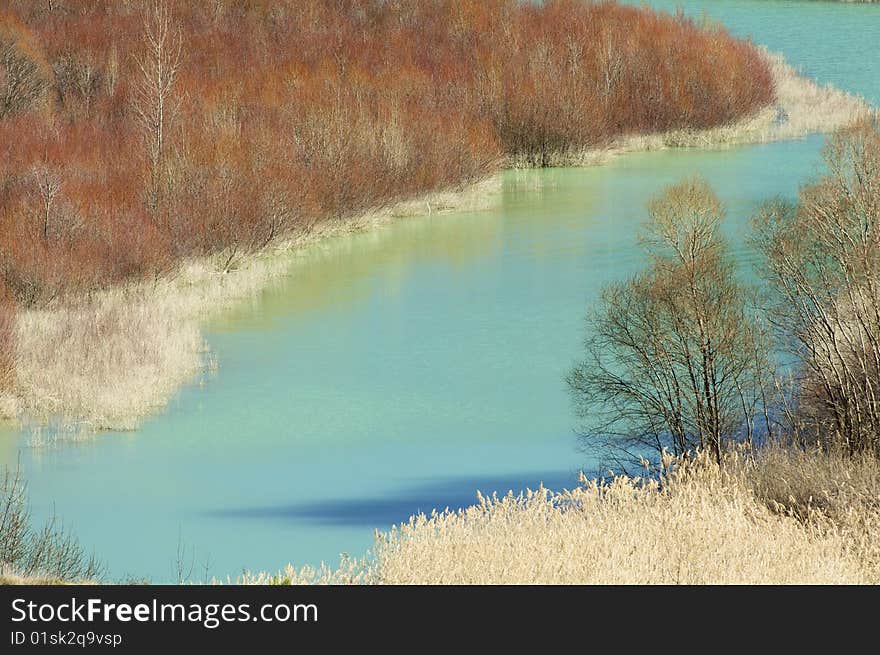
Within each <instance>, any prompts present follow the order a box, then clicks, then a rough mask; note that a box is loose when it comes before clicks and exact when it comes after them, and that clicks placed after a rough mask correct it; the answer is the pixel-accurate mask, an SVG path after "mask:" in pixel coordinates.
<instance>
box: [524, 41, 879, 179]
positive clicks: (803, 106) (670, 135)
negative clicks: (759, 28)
mask: <svg viewBox="0 0 880 655" xmlns="http://www.w3.org/2000/svg"><path fill="white" fill-rule="evenodd" d="M763 52H764V54H765V56H766V57H767V58H768V59H769V62H770V67H771V71H772V73H773V81H774V88H775V91H776V101H775V102H774V103H773V104H772V105H770V106H769V107H765V108H764V109H762V110H761V111H759V112H758V113H757V114H755V115H753V116H750V117H748V118H745V119H743V120H741V121H738V122H736V123H734V124H732V125H724V126H721V127H716V128H712V129H709V130H673V131H671V132H665V133H662V134H648V135H631V136H626V137H622V138H618V139H615V140H614V141H613V142H612V143H611V144H609V145H608V146H607V147H604V148H598V149H587V150H574V151H567V152H558V153H556V154H554V155H552V156H550V157H549V158H548V162H547V163H548V165H550V166H561V167H564V166H595V165H598V164H602V163H604V162H606V161H608V160H609V159H610V158H612V157H614V156H617V155H621V154H624V153H627V152H639V151H646V150H664V149H668V148H723V147H732V146H737V145H745V144H750V143H767V142H771V141H781V140H785V139H794V138H799V137H802V136H806V135H808V134H814V133H826V132H833V131H834V130H836V129H838V128H840V127H842V126H844V125H848V124H850V123H853V122H855V121H857V120H859V119H860V118H863V117H865V116H867V115H869V114H871V113H872V112H875V110H874V109H873V108H872V107H871V106H870V105H869V104H868V103H867V102H865V101H864V100H863V99H862V98H859V97H856V96H854V95H852V94H849V93H846V92H844V91H841V90H839V89H835V88H834V87H832V86H830V85H826V86H821V85H819V84H817V83H816V82H814V81H813V80H811V79H809V78H807V77H805V76H803V75H801V74H800V73H799V72H798V71H797V70H795V69H794V68H792V67H791V66H789V65H788V64H787V63H786V62H785V59H784V58H783V57H782V56H781V55H778V54H775V53H771V52H769V51H767V50H764V51H763ZM509 165H510V166H511V167H514V168H527V167H528V166H527V164H526V162H525V161H524V160H518V159H513V160H511V161H510V162H509Z"/></svg>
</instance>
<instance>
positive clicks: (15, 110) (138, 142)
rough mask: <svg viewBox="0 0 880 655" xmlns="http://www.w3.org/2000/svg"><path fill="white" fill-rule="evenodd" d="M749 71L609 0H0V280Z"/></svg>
mask: <svg viewBox="0 0 880 655" xmlns="http://www.w3.org/2000/svg"><path fill="white" fill-rule="evenodd" d="M772 95H773V89H772V84H771V78H770V71H769V69H768V67H767V64H766V62H765V60H764V58H763V57H762V56H761V55H760V54H759V53H758V52H757V51H756V49H755V48H754V47H752V45H751V44H749V43H746V42H743V41H739V40H737V39H734V38H732V37H731V36H730V35H728V34H727V33H726V32H724V31H722V30H720V29H716V28H711V29H701V28H699V27H697V26H696V25H695V24H694V23H693V22H691V21H690V20H688V19H686V18H684V17H682V16H677V17H672V16H668V15H660V14H655V13H653V12H651V11H650V10H648V9H645V8H634V7H625V6H619V5H617V4H615V3H610V2H606V3H588V2H580V1H575V0H552V1H550V2H545V3H542V4H540V5H537V4H533V3H523V2H519V1H517V0H438V1H436V2H422V1H420V0H395V1H393V2H386V1H384V0H367V1H364V2H350V1H347V0H346V1H344V2H339V1H337V0H280V1H279V0H273V1H271V2H270V1H268V0H251V1H249V2H246V3H242V2H236V1H233V0H212V2H179V3H178V2H170V1H167V0H143V1H141V2H115V1H111V0H57V1H54V0H53V2H49V3H46V2H30V1H29V0H8V1H7V2H4V3H3V8H2V10H0V296H2V297H8V298H10V299H11V300H13V301H14V303H15V304H16V305H18V306H34V305H44V304H46V303H48V302H50V301H52V300H53V299H56V298H59V297H63V296H64V295H65V294H69V293H82V292H89V291H91V290H93V289H95V288H99V287H103V286H106V285H109V284H114V283H118V282H120V281H124V280H126V279H130V278H132V277H145V276H154V275H158V274H162V273H164V272H168V271H171V270H173V266H174V265H175V263H176V262H178V261H179V260H180V259H181V258H186V257H192V256H200V255H206V254H209V255H217V254H219V255H220V256H221V257H220V260H221V266H222V267H223V268H226V269H228V268H231V267H234V266H236V264H237V262H238V261H239V260H240V258H241V256H242V255H243V254H244V253H247V252H250V251H253V250H257V249H259V248H261V247H263V246H265V245H266V244H267V243H269V242H271V241H272V240H273V239H275V238H277V237H279V236H280V235H290V234H291V233H292V232H295V231H297V230H303V231H305V230H309V229H311V227H312V226H313V225H314V224H315V223H317V222H320V221H328V220H339V219H344V218H346V217H348V216H351V215H352V214H355V213H359V212H363V211H365V210H368V209H372V208H376V207H379V206H382V205H384V204H387V203H390V202H393V201H395V200H399V199H402V198H405V197H408V196H414V195H416V194H420V193H424V192H429V191H433V190H437V189H442V188H448V187H454V186H457V185H463V184H467V183H469V182H472V181H475V180H477V179H479V178H481V177H483V176H485V175H486V174H487V173H489V172H491V171H493V170H496V169H497V167H498V166H499V165H500V164H501V162H503V161H504V158H505V156H507V155H517V156H519V157H522V158H525V159H526V160H530V161H532V162H533V163H535V164H541V163H543V162H544V161H545V160H546V155H547V154H548V153H549V152H552V151H555V150H564V149H567V148H579V147H583V146H588V145H597V144H601V143H602V142H604V141H606V140H608V139H611V138H613V137H615V136H617V135H619V134H620V133H622V132H630V131H644V130H651V131H655V130H663V129H667V128H672V127H695V128H701V127H708V126H712V125H719V124H722V123H725V122H728V121H730V120H733V119H735V118H737V117H740V116H743V115H746V114H749V113H751V112H753V111H755V110H756V109H758V108H759V107H761V106H762V105H764V104H766V103H767V102H769V101H770V100H771V98H772ZM7 316H8V314H7ZM0 335H2V333H0ZM10 347H11V344H10V343H9V342H6V343H5V345H4V346H3V348H4V349H9V348H10Z"/></svg>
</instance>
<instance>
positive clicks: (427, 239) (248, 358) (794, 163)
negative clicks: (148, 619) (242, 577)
mask: <svg viewBox="0 0 880 655" xmlns="http://www.w3.org/2000/svg"><path fill="white" fill-rule="evenodd" d="M650 4H652V5H655V6H658V7H661V8H663V9H666V10H674V8H675V7H676V6H682V7H683V8H684V9H685V10H686V11H687V12H688V13H691V14H693V15H700V13H701V12H703V11H706V12H708V14H709V15H710V16H712V17H713V18H716V19H720V20H721V21H722V22H724V23H725V24H726V25H728V26H729V28H730V29H731V30H732V31H733V32H734V33H736V34H738V35H742V36H750V37H751V38H752V39H753V40H754V41H756V42H757V43H761V44H765V45H767V46H768V47H770V48H771V49H772V50H775V51H779V52H782V53H783V54H784V55H785V56H786V58H787V60H788V61H789V62H790V63H792V64H793V65H795V66H796V67H798V68H800V69H802V70H803V71H804V72H805V73H806V74H808V75H810V76H812V77H814V78H816V79H818V80H819V81H821V82H827V83H832V84H834V85H836V86H838V87H840V88H843V89H845V90H848V91H851V92H855V93H858V94H861V95H863V96H865V97H866V98H867V99H868V100H870V101H872V102H874V103H877V104H880V45H878V44H880V6H876V5H874V6H869V5H850V4H844V3H821V2H777V1H768V0H764V1H757V2H708V1H707V2H698V1H696V0H693V1H684V2H682V1H681V0H679V1H678V2H652V3H650ZM822 143H823V138H822V137H821V136H813V137H809V138H807V139H802V140H797V141H790V142H783V143H775V144H768V145H757V146H749V147H742V148H736V149H730V150H718V151H696V150H691V151H666V152H656V153H639V154H631V155H627V156H623V157H620V158H617V159H615V160H613V161H612V162H610V163H609V164H607V165H605V166H601V167H596V168H587V169H557V170H544V171H525V172H523V171H509V172H507V173H505V174H504V176H503V186H502V190H501V193H500V195H499V196H498V198H497V203H496V205H495V208H494V209H492V210H489V211H481V212H471V213H467V212H462V213H453V214H444V215H437V214H434V215H432V216H426V217H415V218H410V219H402V220H400V221H397V222H395V223H393V224H391V225H388V226H385V227H382V228H379V229H376V230H373V231H370V232H365V233H360V234H355V235H351V236H347V237H341V238H336V239H333V240H330V241H326V242H324V243H321V244H319V245H318V246H316V247H314V248H311V249H309V250H308V251H306V252H303V253H301V255H300V256H298V257H297V258H296V260H295V261H294V263H293V264H292V266H291V268H290V272H289V276H287V277H286V278H285V279H284V280H283V282H282V283H280V284H277V285H274V286H273V287H272V288H270V289H268V290H267V291H266V292H265V293H264V294H262V295H261V296H260V297H259V298H257V299H255V300H254V301H253V302H251V303H246V304H245V305H243V306H242V307H240V308H238V309H237V310H236V311H234V312H231V313H229V314H227V315H224V316H223V317H222V318H220V319H218V320H215V321H213V322H212V323H210V324H209V325H208V326H207V329H206V335H207V339H208V341H209V343H210V346H211V348H212V351H213V354H214V356H215V357H216V359H217V361H218V364H219V369H218V371H217V372H216V373H214V374H212V375H210V376H208V377H207V378H205V379H204V380H202V381H201V382H200V383H198V382H197V383H193V384H192V385H190V386H188V387H186V388H184V389H182V390H181V391H180V393H179V394H178V395H177V396H176V397H175V399H174V400H173V401H172V403H171V404H170V406H169V408H168V409H167V411H165V412H162V413H161V414H159V415H156V416H154V417H152V418H150V419H149V420H147V421H146V422H145V423H144V425H143V427H142V429H140V430H138V431H137V432H132V433H121V434H113V433H109V434H101V435H98V436H97V437H95V438H94V439H90V440H88V441H85V442H82V443H62V444H59V445H57V446H54V447H51V448H34V447H30V446H29V445H28V438H27V435H26V434H18V433H14V432H9V433H7V434H2V435H0V463H3V462H5V463H8V464H11V465H14V464H15V462H16V460H17V459H20V461H21V465H22V468H23V471H24V473H25V477H26V478H27V479H28V481H29V484H30V492H31V498H32V502H33V510H34V514H35V516H36V517H38V518H40V517H45V516H47V515H48V514H50V513H51V512H52V511H53V509H54V510H55V511H56V512H57V513H58V515H59V516H61V517H62V518H63V519H64V521H65V524H68V525H70V526H72V527H73V529H74V531H75V532H76V534H77V535H78V536H79V537H80V539H81V540H82V541H83V542H84V544H85V545H87V546H88V547H89V548H94V549H95V551H96V552H97V553H98V554H99V556H100V557H101V558H102V559H104V560H105V561H106V562H107V564H108V565H109V569H110V574H111V576H113V577H114V578H120V577H123V576H138V577H149V578H150V579H152V580H153V581H154V582H163V581H164V582H168V581H174V580H175V579H176V562H177V560H178V552H180V551H183V552H184V553H185V554H184V555H183V559H184V560H185V561H186V562H187V565H186V566H187V568H188V567H189V563H193V568H194V570H193V572H192V577H193V578H196V579H201V577H202V576H203V575H204V572H205V571H207V572H208V575H209V576H218V577H225V576H227V575H231V576H235V575H236V574H238V573H239V572H241V571H242V570H243V569H245V568H247V569H251V570H276V569H278V568H280V567H282V566H284V565H285V564H287V563H288V562H293V563H296V564H317V563H319V562H321V561H326V562H328V563H330V564H334V565H335V564H336V563H337V562H338V557H339V554H340V553H341V552H348V553H352V554H361V553H362V552H363V551H364V550H365V549H367V548H368V547H369V546H370V545H371V543H372V539H373V530H374V529H375V528H379V529H387V528H388V527H389V526H390V525H392V524H393V523H395V522H399V521H402V520H405V519H406V518H407V517H408V516H410V515H411V514H413V513H416V512H419V511H430V510H431V509H432V508H434V507H438V508H443V507H446V506H449V507H460V506H463V505H467V504H471V502H472V501H473V500H474V498H475V493H476V490H477V489H481V490H483V491H484V492H486V491H492V490H499V491H506V490H508V489H514V490H519V489H522V488H524V487H527V486H528V487H533V488H534V487H536V486H537V485H538V484H539V483H540V482H543V483H544V484H545V485H546V486H549V487H552V488H558V487H562V486H571V485H572V484H574V483H575V481H576V473H577V471H578V470H579V469H581V468H585V469H588V470H593V469H595V468H596V467H597V466H598V464H599V462H598V460H597V457H596V454H595V453H590V452H584V451H583V450H582V448H581V447H580V443H579V441H578V439H577V437H576V435H575V432H574V428H575V427H576V421H575V417H574V415H573V412H572V409H571V406H570V402H569V398H568V394H567V390H566V387H565V383H564V376H565V374H566V372H567V371H568V370H569V368H570V367H571V366H572V364H573V363H574V361H575V360H576V359H577V358H578V357H579V356H580V354H581V343H582V340H583V336H584V335H583V328H584V323H583V320H584V316H585V313H586V311H587V309H588V308H589V307H590V305H591V304H592V303H593V302H594V301H595V299H596V298H597V294H598V293H599V291H600V290H601V288H602V287H603V286H604V285H606V284H607V283H609V282H610V281H613V280H618V279H621V278H622V277H625V276H627V275H629V274H631V273H633V272H634V271H637V270H639V268H640V267H641V266H642V265H643V263H644V257H643V255H642V252H641V250H640V249H639V247H638V244H637V240H636V237H637V232H638V228H639V226H640V225H641V223H642V222H643V221H644V220H645V218H646V210H645V205H646V203H647V201H648V200H649V199H650V198H651V197H652V196H654V195H656V194H657V193H658V192H659V191H661V190H662V188H663V187H664V186H665V185H667V184H670V183H673V182H675V181H678V180H680V179H681V178H682V177H685V176H689V175H694V174H700V175H703V176H704V177H705V178H707V179H708V181H709V182H710V183H711V184H712V185H713V187H714V188H715V190H716V191H717V193H718V194H719V196H720V197H721V199H722V200H723V201H724V203H725V204H726V206H727V207H728V211H729V220H728V225H727V228H726V229H727V230H728V234H729V237H730V240H731V242H732V244H733V246H734V250H735V252H736V253H737V256H738V258H739V260H740V261H741V262H742V264H743V266H744V267H745V270H748V268H747V267H748V266H749V265H750V264H752V263H753V262H754V257H753V256H752V255H751V254H750V253H749V251H748V249H747V247H746V245H745V235H746V234H747V230H748V220H749V217H750V216H751V215H752V213H753V212H754V210H755V209H756V207H757V206H758V205H759V204H760V203H761V202H762V201H763V200H765V199H768V198H770V197H773V196H785V197H789V198H793V197H794V196H795V195H796V193H797V189H798V186H799V185H800V184H802V183H804V182H805V181H807V180H808V179H809V178H810V177H813V176H815V175H817V174H819V173H820V172H821V161H820V149H821V146H822Z"/></svg>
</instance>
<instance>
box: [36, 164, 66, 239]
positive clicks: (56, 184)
mask: <svg viewBox="0 0 880 655" xmlns="http://www.w3.org/2000/svg"><path fill="white" fill-rule="evenodd" d="M31 176H32V177H33V180H34V187H35V189H36V193H37V198H38V201H39V203H40V228H41V232H42V234H43V240H44V241H48V240H49V227H50V222H51V220H52V212H53V208H54V206H55V198H56V197H57V196H58V194H59V193H60V192H61V186H62V182H61V175H60V174H59V173H58V172H57V171H56V170H54V169H53V168H51V167H50V166H48V165H46V164H44V165H41V166H35V167H34V168H33V169H32V171H31Z"/></svg>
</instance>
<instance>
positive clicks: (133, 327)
mask: <svg viewBox="0 0 880 655" xmlns="http://www.w3.org/2000/svg"><path fill="white" fill-rule="evenodd" d="M764 53H765V54H766V56H767V57H768V58H769V59H770V63H771V66H772V70H773V76H774V84H775V87H776V94H777V99H776V102H775V103H773V104H772V105H770V106H768V107H766V108H765V109H763V110H762V111H760V112H759V113H758V114H756V115H754V116H751V117H749V118H746V119H744V120H742V121H740V122H738V123H736V124H734V125H730V126H722V127H718V128H713V129H710V130H675V131H671V132H667V133H663V134H652V135H633V136H628V137H623V138H619V139H616V140H615V141H614V142H612V143H611V144H609V145H608V146H605V147H602V148H595V149H586V150H572V151H567V152H563V153H558V154H556V155H552V156H550V157H549V159H548V161H549V164H550V166H551V167H561V166H566V167H572V166H577V167H585V166H595V165H601V164H603V163H605V162H606V161H608V160H609V159H610V158H612V157H614V156H617V155H620V154H625V153H629V152H636V151H650V150H660V149H671V148H723V147H732V146H737V145H746V144H754V143H767V142H771V141H779V140H785V139H793V138H798V137H802V136H806V135H808V134H813V133H820V132H830V131H833V130H834V129H836V128H838V127H841V126H842V125H844V124H847V123H849V122H851V121H852V120H854V119H856V118H858V117H859V116H860V115H864V114H868V113H870V112H872V111H874V110H873V109H872V108H871V107H870V106H869V105H868V104H867V103H866V102H865V101H864V100H862V99H860V98H857V97H855V96H853V95H851V94H848V93H846V92H843V91H840V90H838V89H835V88H833V87H830V86H820V85H819V84H817V83H816V82H814V81H812V80H810V79H808V78H806V77H805V76H803V75H801V74H800V73H798V72H797V71H796V70H795V69H794V68H792V67H791V66H789V65H788V64H786V63H785V61H784V59H783V58H782V57H781V56H780V55H776V54H773V53H770V52H768V51H766V50H764ZM523 164H524V162H523V161H519V160H517V159H516V158H511V159H509V160H508V161H506V162H502V167H501V170H499V171H498V172H496V173H495V174H493V175H491V176H489V177H487V178H485V179H483V180H480V181H477V182H475V183H472V184H469V185H466V186H463V187H461V188H458V189H452V190H447V191H440V192H433V193H429V194H426V195H423V196H419V197H415V198H411V199H407V200H402V201H398V202H395V203H391V204H389V205H388V206H387V207H384V208H379V209H376V210H372V211H367V212H365V213H363V214H361V215H358V216H354V217H351V218H347V219H340V220H336V221H332V222H327V223H323V224H319V225H317V226H316V227H315V228H314V229H312V230H311V231H309V232H307V233H303V234H299V235H295V236H292V237H289V238H288V239H286V240H283V241H282V242H279V243H277V244H275V245H273V246H270V247H269V248H268V249H266V250H264V251H260V252H257V253H255V254H252V255H247V256H245V257H244V259H243V261H242V262H241V264H240V266H239V267H238V268H236V269H234V270H231V271H229V272H228V273H221V272H219V270H218V269H222V267H218V261H219V260H220V259H221V258H222V257H221V256H219V255H218V256H215V257H209V258H204V259H201V260H196V261H190V262H186V263H184V264H181V265H180V266H179V267H178V268H177V269H176V272H175V273H174V274H172V275H169V276H166V277H164V278H161V279H158V280H154V281H137V282H131V283H128V284H125V285H122V286H119V287H115V288H110V289H107V290H102V291H98V292H95V293H92V294H90V295H88V296H87V297H82V298H68V299H64V301H63V303H59V304H58V306H56V307H51V308H49V309H40V310H26V311H23V312H21V313H20V314H19V315H18V316H17V319H16V321H17V322H16V334H17V357H16V363H15V378H16V384H15V391H14V393H7V394H5V395H0V418H2V417H6V418H10V419H13V420H17V421H18V423H19V425H22V426H25V425H34V426H36V427H35V428H33V429H32V437H31V438H32V440H34V441H35V442H36V443H40V442H41V441H42V440H44V439H45V438H46V437H44V435H43V431H44V428H45V427H47V426H48V427H50V428H51V429H50V430H49V432H50V433H51V434H50V436H49V437H48V438H57V437H58V436H59V435H64V436H66V437H68V438H77V437H79V436H82V435H88V434H91V433H93V432H96V431H101V430H134V429H136V428H137V427H138V425H139V424H140V422H141V420H143V419H144V418H146V417H147V416H149V415H150V414H152V413H154V412H156V411H160V410H162V409H163V408H164V407H166V406H167V404H168V402H169V401H170V400H171V398H172V397H173V396H174V394H175V393H176V392H177V391H178V390H179V389H180V387H181V386H183V385H185V384H187V383H189V382H191V381H193V380H194V379H196V378H197V376H198V375H199V374H200V373H201V372H204V371H210V370H211V369H213V368H216V366H217V362H216V361H214V360H213V359H212V357H211V355H210V351H209V349H208V347H207V343H206V342H205V338H204V336H203V334H202V328H203V326H202V324H203V322H204V321H205V320H206V319H207V318H209V317H210V316H211V315H213V314H215V313H217V312H222V311H224V310H225V309H227V308H230V307H232V306H233V305H235V304H237V303H238V302H241V301H243V300H247V299H249V298H254V297H255V296H256V295H257V294H259V293H260V292H261V291H262V290H264V289H265V288H267V286H268V285H269V284H271V283H273V282H274V281H276V280H279V279H281V278H283V277H284V276H285V275H286V273H287V271H288V270H289V267H290V265H291V264H292V262H293V261H294V258H295V257H296V256H297V255H298V253H300V252H302V251H303V250H304V249H306V248H308V247H312V246H314V245H316V244H318V243H320V242H321V241H323V240H325V239H327V238H330V237H336V236H342V235H345V234H350V233H353V232H359V231H363V230H367V229H373V228H375V227H378V226H380V225H383V224H386V223H389V222H391V221H393V220H396V219H399V218H404V217H416V216H425V215H432V214H434V213H448V212H451V211H466V210H480V209H488V208H490V207H491V206H493V205H494V203H495V202H496V201H497V197H498V195H499V194H500V190H501V175H502V173H503V172H504V170H505V169H510V168H523V167H524V166H523Z"/></svg>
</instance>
